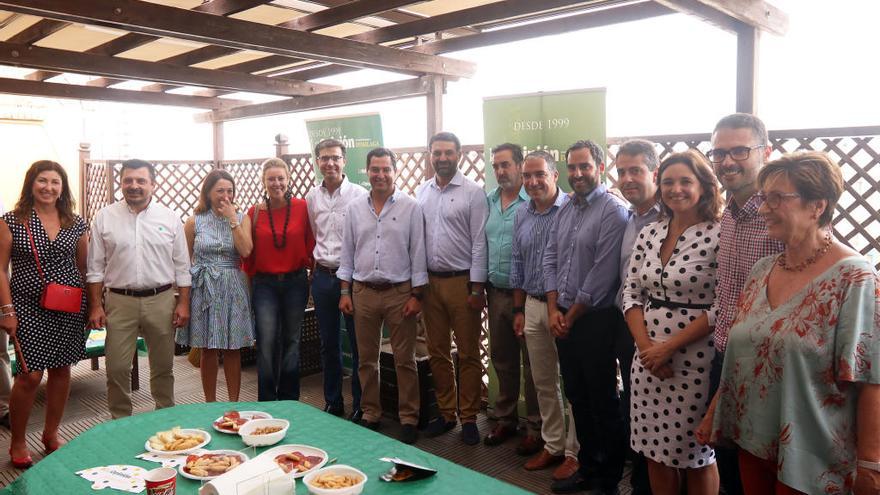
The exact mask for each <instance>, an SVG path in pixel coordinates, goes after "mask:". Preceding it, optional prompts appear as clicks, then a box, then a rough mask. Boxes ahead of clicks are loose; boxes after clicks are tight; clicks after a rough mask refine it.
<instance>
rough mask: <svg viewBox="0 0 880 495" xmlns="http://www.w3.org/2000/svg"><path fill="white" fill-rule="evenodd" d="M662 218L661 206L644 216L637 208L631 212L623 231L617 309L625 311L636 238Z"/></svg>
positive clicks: (655, 205)
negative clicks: (627, 278) (625, 291)
mask: <svg viewBox="0 0 880 495" xmlns="http://www.w3.org/2000/svg"><path fill="white" fill-rule="evenodd" d="M659 217H660V204H659V203H654V206H652V207H651V208H650V209H649V210H648V211H646V212H645V213H644V214H643V215H639V212H638V211H636V207H635V206H633V207H631V208H630V210H629V220H627V222H626V229H625V230H624V231H623V242H622V243H621V245H620V281H621V284H620V289H619V290H618V291H617V307H618V308H621V309H623V283H622V282H623V281H624V280H626V276H627V272H628V271H629V259H630V257H632V252H633V247H634V246H635V245H636V236H638V235H639V232H641V231H642V229H643V228H645V225H648V224H649V223H652V222H656V221H657V218H659Z"/></svg>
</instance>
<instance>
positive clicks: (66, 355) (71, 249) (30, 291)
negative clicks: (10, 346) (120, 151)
mask: <svg viewBox="0 0 880 495" xmlns="http://www.w3.org/2000/svg"><path fill="white" fill-rule="evenodd" d="M3 221H5V222H6V225H7V226H8V227H9V230H10V231H11V232H12V256H11V258H12V279H11V280H10V286H11V288H12V304H13V305H14V306H15V312H16V314H17V316H18V331H17V334H18V339H19V340H20V341H21V350H22V352H23V353H24V359H25V361H26V362H27V365H28V369H30V370H31V371H36V370H43V369H48V368H59V367H63V366H70V365H71V364H74V363H76V362H78V361H80V360H82V359H84V358H85V344H86V333H85V326H86V317H85V315H86V313H85V311H86V301H85V291H83V301H82V306H81V308H82V310H81V311H80V312H79V313H65V312H61V311H49V310H46V309H43V308H42V307H40V296H41V295H42V291H43V287H42V284H41V282H40V275H39V272H37V264H36V261H35V260H34V254H33V251H32V250H31V244H30V241H29V240H28V236H27V231H26V230H25V228H24V225H22V224H20V223H18V221H17V220H15V216H14V215H13V214H12V212H8V213H6V214H5V215H3ZM30 229H31V234H32V235H33V236H34V244H36V246H37V252H38V253H39V255H40V265H41V266H42V268H43V274H44V275H45V277H46V280H47V281H49V282H57V283H59V284H64V285H71V286H76V287H82V286H83V280H82V275H81V274H80V271H79V269H77V267H76V243H77V241H78V240H79V238H80V237H81V236H82V235H83V234H84V233H85V231H86V223H85V222H84V221H83V219H82V218H80V217H76V219H75V221H74V223H73V225H71V226H70V227H67V228H62V229H61V230H60V231H59V232H58V235H57V236H56V237H55V240H54V241H50V240H49V236H48V235H47V234H46V231H45V229H43V224H42V223H41V222H40V219H39V217H38V216H37V215H32V216H31V218H30Z"/></svg>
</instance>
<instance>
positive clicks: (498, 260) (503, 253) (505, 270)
mask: <svg viewBox="0 0 880 495" xmlns="http://www.w3.org/2000/svg"><path fill="white" fill-rule="evenodd" d="M488 200H489V220H488V221H487V222H486V242H487V243H488V252H489V282H491V283H492V285H494V286H495V287H501V288H502V289H509V288H510V248H511V245H512V244H513V219H514V217H515V216H516V211H517V206H519V205H520V204H522V203H525V202H526V201H528V200H529V195H528V194H526V190H525V188H524V187H520V188H519V195H518V196H517V197H516V198H514V200H513V201H512V202H511V203H510V204H509V205H507V209H502V208H501V188H500V187H496V188H495V190H494V191H492V192H490V193H489V195H488Z"/></svg>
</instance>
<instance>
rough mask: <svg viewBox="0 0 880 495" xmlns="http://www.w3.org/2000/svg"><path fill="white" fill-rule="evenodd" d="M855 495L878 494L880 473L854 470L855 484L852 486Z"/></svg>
mask: <svg viewBox="0 0 880 495" xmlns="http://www.w3.org/2000/svg"><path fill="white" fill-rule="evenodd" d="M853 493H854V494H855V495H876V494H878V493H880V473H878V472H877V471H874V470H871V469H868V468H863V467H860V468H858V469H857V470H856V483H855V484H854V485H853Z"/></svg>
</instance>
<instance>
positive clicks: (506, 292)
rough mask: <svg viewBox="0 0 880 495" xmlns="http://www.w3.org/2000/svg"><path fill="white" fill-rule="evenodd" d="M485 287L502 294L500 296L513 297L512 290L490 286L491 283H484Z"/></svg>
mask: <svg viewBox="0 0 880 495" xmlns="http://www.w3.org/2000/svg"><path fill="white" fill-rule="evenodd" d="M486 287H488V288H489V289H492V290H496V291H498V292H500V293H502V294H506V295H508V296H512V295H513V289H507V288H504V287H498V286H497V285H494V284H492V282H486Z"/></svg>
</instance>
